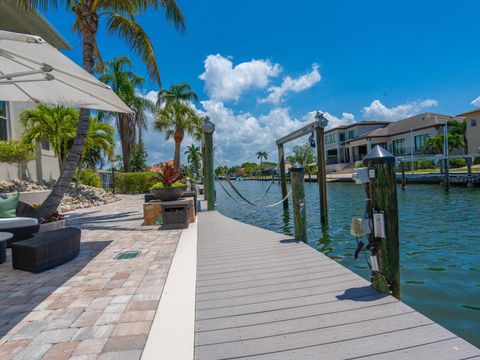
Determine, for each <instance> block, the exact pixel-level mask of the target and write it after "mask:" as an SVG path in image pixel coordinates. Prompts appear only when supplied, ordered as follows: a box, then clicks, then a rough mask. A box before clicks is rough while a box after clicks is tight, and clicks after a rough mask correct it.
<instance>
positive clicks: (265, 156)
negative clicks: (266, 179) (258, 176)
mask: <svg viewBox="0 0 480 360" xmlns="http://www.w3.org/2000/svg"><path fill="white" fill-rule="evenodd" d="M257 159H260V169H262V168H263V160H267V159H268V153H267V152H266V151H258V152H257Z"/></svg>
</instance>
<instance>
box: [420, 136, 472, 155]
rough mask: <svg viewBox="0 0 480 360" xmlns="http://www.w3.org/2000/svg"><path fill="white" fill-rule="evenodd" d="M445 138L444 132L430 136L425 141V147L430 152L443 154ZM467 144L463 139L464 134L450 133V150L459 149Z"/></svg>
mask: <svg viewBox="0 0 480 360" xmlns="http://www.w3.org/2000/svg"><path fill="white" fill-rule="evenodd" d="M444 139H445V137H444V136H443V134H438V135H435V136H432V137H431V138H428V139H427V140H426V141H425V145H424V148H425V150H426V151H428V152H435V153H438V154H443V146H444ZM464 145H465V144H464V142H463V139H462V135H459V134H452V133H449V134H448V150H449V151H452V150H454V149H458V148H461V147H463V146H464Z"/></svg>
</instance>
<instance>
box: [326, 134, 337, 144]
mask: <svg viewBox="0 0 480 360" xmlns="http://www.w3.org/2000/svg"><path fill="white" fill-rule="evenodd" d="M335 141H336V137H335V134H329V135H327V136H325V143H326V144H327V145H328V144H333V143H334V142H335Z"/></svg>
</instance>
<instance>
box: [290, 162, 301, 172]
mask: <svg viewBox="0 0 480 360" xmlns="http://www.w3.org/2000/svg"><path fill="white" fill-rule="evenodd" d="M292 171H293V172H300V171H303V166H302V165H300V164H299V163H298V162H296V163H295V164H293V166H292V167H291V168H290V172H292Z"/></svg>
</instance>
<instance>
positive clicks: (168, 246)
mask: <svg viewBox="0 0 480 360" xmlns="http://www.w3.org/2000/svg"><path fill="white" fill-rule="evenodd" d="M142 204H143V198H142V197H141V196H124V197H123V199H122V201H120V202H117V203H114V204H109V205H104V206H101V207H97V208H89V209H82V210H78V211H74V212H72V213H69V214H68V218H69V224H71V225H73V226H78V227H80V228H81V229H82V244H81V251H80V255H79V256H78V257H77V258H75V259H74V260H72V261H70V262H69V263H67V264H64V265H62V266H59V267H56V268H54V269H52V270H49V271H46V272H43V273H41V274H30V273H28V272H23V271H19V270H13V269H12V265H11V255H10V251H8V258H7V262H6V263H4V264H2V265H0V337H1V338H0V359H2V360H5V359H15V360H17V359H25V360H35V359H44V360H53V359H59V360H60V359H76V360H91V359H92V360H93V359H102V360H103V359H115V360H121V359H128V360H135V359H139V358H140V357H141V354H142V351H143V349H144V347H145V342H146V339H147V335H148V333H149V332H150V328H151V325H152V320H153V318H154V316H155V312H156V309H157V306H158V304H159V300H160V297H161V294H162V290H163V286H164V284H165V280H166V278H167V274H168V271H169V268H170V263H171V261H172V258H173V256H174V253H175V249H176V247H177V243H178V240H179V237H180V234H181V231H179V230H173V231H158V230H157V229H156V228H155V227H144V226H141V224H142V222H143V214H142ZM125 251H139V252H140V254H139V256H138V257H137V258H134V259H129V260H116V259H114V257H115V256H116V255H117V254H119V253H120V252H125Z"/></svg>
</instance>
